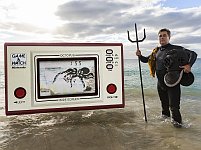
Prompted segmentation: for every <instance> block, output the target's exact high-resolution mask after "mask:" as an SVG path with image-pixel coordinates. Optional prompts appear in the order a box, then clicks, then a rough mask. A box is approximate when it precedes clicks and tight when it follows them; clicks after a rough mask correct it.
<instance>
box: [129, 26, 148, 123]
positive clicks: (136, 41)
mask: <svg viewBox="0 0 201 150" xmlns="http://www.w3.org/2000/svg"><path fill="white" fill-rule="evenodd" d="M127 33H128V40H129V41H130V42H132V43H137V50H139V42H142V41H144V39H145V38H146V34H145V29H144V37H143V39H141V40H139V39H138V34H137V25H136V23H135V35H136V40H135V41H133V40H131V38H130V34H129V31H127ZM138 63H139V70H140V81H141V90H142V100H143V106H144V117H145V121H146V122H147V115H146V108H145V100H144V91H143V83H142V72H141V64H140V59H139V56H138Z"/></svg>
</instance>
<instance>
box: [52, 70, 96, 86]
mask: <svg viewBox="0 0 201 150" xmlns="http://www.w3.org/2000/svg"><path fill="white" fill-rule="evenodd" d="M61 74H65V75H64V77H63V79H64V80H65V81H66V82H70V85H71V87H72V86H73V84H72V80H73V78H76V77H78V78H79V79H80V80H81V82H82V85H83V88H85V82H84V80H83V79H90V78H94V74H93V73H91V72H90V70H89V68H87V67H83V68H81V69H77V68H69V69H67V70H65V71H62V72H59V73H58V74H57V75H56V76H55V77H54V80H53V83H54V82H55V81H56V79H57V77H58V76H59V75H61Z"/></svg>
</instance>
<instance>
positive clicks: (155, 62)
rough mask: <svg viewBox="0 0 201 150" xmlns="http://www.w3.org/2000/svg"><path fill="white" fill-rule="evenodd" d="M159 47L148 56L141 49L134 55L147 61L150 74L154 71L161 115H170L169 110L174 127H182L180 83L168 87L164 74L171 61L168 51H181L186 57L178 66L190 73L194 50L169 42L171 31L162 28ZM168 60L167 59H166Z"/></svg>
mask: <svg viewBox="0 0 201 150" xmlns="http://www.w3.org/2000/svg"><path fill="white" fill-rule="evenodd" d="M158 36H159V43H160V47H156V48H155V49H154V50H153V52H152V53H151V55H149V56H148V57H145V56H142V54H141V51H140V50H139V49H137V51H136V55H137V56H139V59H140V61H142V62H144V63H149V66H150V71H151V75H152V76H153V77H154V76H155V73H156V76H157V79H158V83H157V90H158V95H159V98H160V101H161V106H162V117H164V118H166V117H170V110H171V114H172V123H173V125H174V126H175V127H182V125H181V124H182V117H181V114H180V98H181V88H180V83H179V84H177V85H175V86H173V87H169V86H167V85H166V84H165V82H164V76H165V75H166V74H167V73H168V71H169V70H168V68H167V66H168V65H169V64H166V63H167V62H169V63H170V62H171V61H172V60H171V61H170V60H169V59H167V55H168V52H170V51H172V50H176V51H179V50H180V51H183V52H184V53H185V54H186V56H187V57H188V59H187V62H186V63H185V64H183V65H181V66H179V67H178V69H179V68H180V69H181V70H183V72H184V73H190V72H191V67H192V65H193V64H194V62H195V60H196V58H197V54H196V53H195V52H194V51H190V50H188V49H185V48H183V47H181V46H177V45H172V44H170V43H169V41H170V36H171V32H170V30H168V29H166V28H164V29H161V30H160V31H159V32H158ZM167 60H168V61H167ZM171 63H172V64H171V65H173V66H174V65H175V64H176V63H175V62H171Z"/></svg>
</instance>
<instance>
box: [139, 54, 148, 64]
mask: <svg viewBox="0 0 201 150" xmlns="http://www.w3.org/2000/svg"><path fill="white" fill-rule="evenodd" d="M139 59H140V61H141V62H143V63H148V59H149V56H147V57H145V56H142V55H141V56H139Z"/></svg>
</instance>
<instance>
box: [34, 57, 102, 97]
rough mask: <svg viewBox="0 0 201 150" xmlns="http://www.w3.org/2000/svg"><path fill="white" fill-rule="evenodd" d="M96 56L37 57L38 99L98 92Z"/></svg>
mask: <svg viewBox="0 0 201 150" xmlns="http://www.w3.org/2000/svg"><path fill="white" fill-rule="evenodd" d="M97 80H98V79H97V58H96V57H87V58H86V57H83V58H37V74H36V81H37V86H36V88H37V89H36V90H37V96H38V99H46V98H57V97H58V98H59V97H77V96H93V95H97V94H98V84H97V82H98V81H97Z"/></svg>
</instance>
